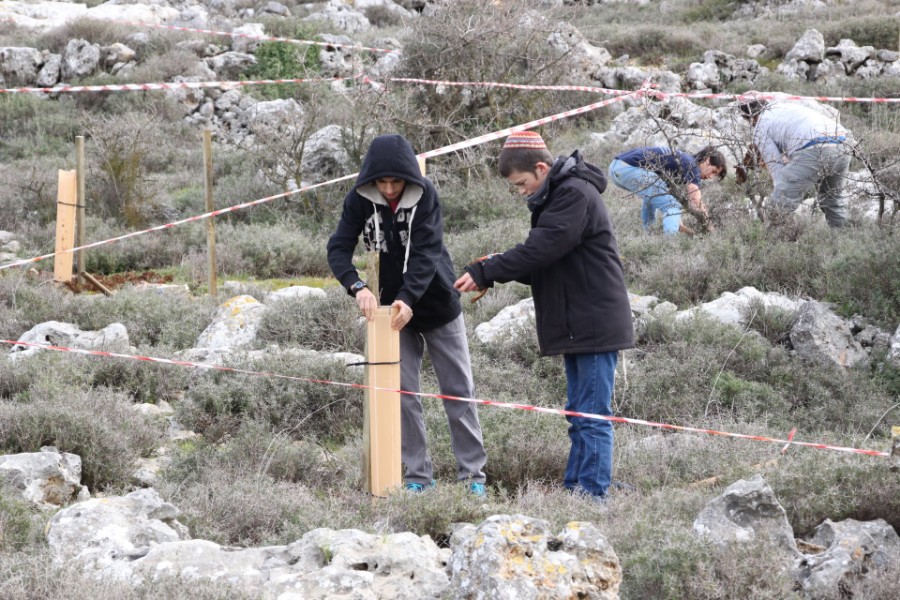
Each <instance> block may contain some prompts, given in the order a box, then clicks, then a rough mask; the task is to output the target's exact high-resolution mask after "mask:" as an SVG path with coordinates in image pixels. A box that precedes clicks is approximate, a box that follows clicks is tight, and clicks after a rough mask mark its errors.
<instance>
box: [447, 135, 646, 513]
mask: <svg viewBox="0 0 900 600" xmlns="http://www.w3.org/2000/svg"><path fill="white" fill-rule="evenodd" d="M499 162H500V174H501V175H503V176H504V177H506V179H507V180H509V182H510V183H511V184H512V185H513V186H515V188H516V190H517V191H518V193H519V194H521V195H523V196H526V197H527V201H528V208H529V210H530V211H531V232H530V233H529V234H528V237H527V238H526V239H525V241H524V242H522V243H521V244H518V245H517V246H515V247H513V248H510V249H509V250H507V251H506V252H503V253H502V254H497V255H493V256H491V257H490V258H488V259H487V260H485V261H482V262H476V263H473V264H471V265H469V266H467V267H466V273H465V274H464V275H463V276H462V277H460V278H459V279H458V280H457V281H456V283H455V284H454V285H455V287H456V289H458V290H460V291H462V292H470V291H475V290H478V289H485V288H488V287H491V286H492V285H493V284H494V282H498V283H505V282H507V281H512V280H516V281H520V282H522V283H526V284H530V285H531V289H532V295H533V297H534V308H535V317H536V324H537V334H538V343H539V344H540V348H541V352H542V353H543V354H545V355H553V354H562V355H563V359H564V361H565V367H566V380H567V397H568V402H567V404H566V410H570V411H575V412H583V413H594V414H600V415H607V416H609V415H611V414H612V410H611V407H610V402H611V398H612V389H613V383H614V378H615V371H616V362H617V359H618V351H619V350H623V349H625V348H631V347H633V346H634V332H633V328H632V321H631V306H630V304H629V301H628V292H627V291H626V289H625V278H624V275H623V272H622V264H621V262H619V251H618V248H617V246H616V238H615V236H614V235H613V230H612V223H611V221H610V219H609V215H608V214H607V212H606V206H604V204H603V200H602V198H601V196H600V194H601V193H602V192H603V191H604V190H605V189H606V177H605V176H604V175H603V172H602V171H601V170H599V169H598V168H597V167H595V166H593V165H591V164H588V163H586V162H584V161H583V160H582V158H581V154H580V153H579V152H578V151H575V152H574V153H573V154H572V155H571V156H568V157H566V156H560V157H558V158H557V159H556V160H554V159H553V155H551V154H550V152H549V151H548V150H547V146H546V144H545V143H544V140H543V139H542V138H541V136H540V135H538V134H537V133H534V132H531V131H524V132H521V133H515V134H513V135H511V136H509V137H508V138H507V140H506V143H505V144H504V146H503V150H502V151H501V153H500V160H499ZM567 419H568V421H569V438H570V439H571V441H572V447H571V450H570V452H569V460H568V464H567V466H566V472H565V477H564V479H563V485H564V486H565V487H566V488H567V489H569V490H572V491H575V492H579V493H584V494H588V495H590V496H594V497H599V498H602V497H604V496H605V495H606V493H607V490H608V488H609V485H610V481H611V475H612V451H613V430H612V423H611V422H609V421H605V420H600V419H590V418H583V417H567Z"/></svg>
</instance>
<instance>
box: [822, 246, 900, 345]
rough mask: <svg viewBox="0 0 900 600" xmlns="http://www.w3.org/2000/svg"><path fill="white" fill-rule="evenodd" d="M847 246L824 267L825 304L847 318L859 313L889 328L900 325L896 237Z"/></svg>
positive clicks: (899, 279)
mask: <svg viewBox="0 0 900 600" xmlns="http://www.w3.org/2000/svg"><path fill="white" fill-rule="evenodd" d="M873 237H875V239H872V240H870V241H869V243H865V244H863V243H860V242H856V243H848V244H846V245H844V246H843V247H842V248H841V251H840V252H839V253H838V254H837V255H836V256H834V257H833V258H832V259H831V260H830V261H829V262H828V263H826V265H825V277H824V280H825V281H824V286H823V287H824V289H823V290H822V292H823V293H824V296H822V297H823V298H824V299H825V300H828V301H831V302H834V303H836V304H838V306H839V307H840V312H841V314H842V315H844V316H848V317H849V316H851V315H853V314H856V313H860V314H864V315H865V316H867V317H869V318H870V319H872V320H874V321H877V322H878V323H881V324H883V325H886V326H888V327H891V326H893V325H894V324H895V323H898V322H900V303H898V302H897V299H898V298H900V255H898V251H900V244H898V243H897V240H896V237H897V236H894V235H890V234H888V235H884V236H882V235H875V236H873Z"/></svg>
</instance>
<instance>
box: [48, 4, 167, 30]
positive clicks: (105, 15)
mask: <svg viewBox="0 0 900 600" xmlns="http://www.w3.org/2000/svg"><path fill="white" fill-rule="evenodd" d="M53 4H60V3H59V2H54V3H53ZM85 14H86V16H87V17H88V18H91V19H100V20H110V21H128V22H132V23H135V22H137V23H149V24H151V25H159V24H161V23H171V22H176V21H178V20H179V17H180V15H181V13H180V11H179V10H178V9H177V8H172V7H171V6H167V3H166V2H160V3H156V2H152V3H151V2H135V3H127V4H126V3H124V2H104V3H103V4H100V5H98V6H94V7H93V8H89V9H88V10H87V12H86V13H85Z"/></svg>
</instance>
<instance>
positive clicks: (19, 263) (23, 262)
mask: <svg viewBox="0 0 900 600" xmlns="http://www.w3.org/2000/svg"><path fill="white" fill-rule="evenodd" d="M356 175H357V174H356V173H353V174H351V175H344V176H343V177H338V178H337V179H332V180H330V181H323V182H322V183H315V184H312V185H307V186H304V187H302V188H300V189H298V190H293V191H290V192H284V193H281V194H275V195H274V196H268V197H266V198H260V199H259V200H252V201H250V202H244V203H243V204H235V205H234V206H229V207H226V208H221V209H219V210H214V211H212V212H208V213H203V214H202V215H194V216H193V217H188V218H187V219H181V220H180V221H173V222H171V223H166V224H165V225H157V226H156V227H151V228H149V229H143V230H141V231H132V232H130V233H126V234H125V235H120V236H118V237H114V238H109V239H106V240H101V241H99V242H93V243H91V244H85V245H83V246H78V247H75V248H72V249H71V250H63V251H62V252H51V253H49V254H42V255H41V256H34V257H32V258H26V259H23V260H17V261H15V262H11V263H9V264H6V265H0V271H2V270H4V269H11V268H13V267H21V266H23V265H29V264H31V263H36V262H39V261H42V260H45V259H47V258H52V257H54V256H56V255H57V254H69V253H71V252H78V251H79V250H87V249H88V248H96V247H97V246H103V245H104V244H111V243H113V242H119V241H121V240H125V239H128V238H132V237H136V236H139V235H144V234H145V233H151V232H153V231H162V230H164V229H170V228H172V227H175V226H176V225H184V224H185V223H193V222H194V221H200V220H203V219H209V218H210V217H215V216H218V215H223V214H225V213H230V212H234V211H236V210H239V209H242V208H247V207H250V206H257V205H259V204H263V203H265V202H271V201H272V200H277V199H278V198H284V197H286V196H291V195H293V194H299V193H301V192H306V191H309V190H312V189H315V188H319V187H323V186H326V185H331V184H333V183H338V182H340V181H346V180H348V179H353V178H355V177H356Z"/></svg>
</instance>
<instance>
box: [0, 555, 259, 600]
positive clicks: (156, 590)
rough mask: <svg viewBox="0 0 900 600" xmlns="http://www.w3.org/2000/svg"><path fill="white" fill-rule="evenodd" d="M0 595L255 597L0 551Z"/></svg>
mask: <svg viewBox="0 0 900 600" xmlns="http://www.w3.org/2000/svg"><path fill="white" fill-rule="evenodd" d="M0 597H2V598H3V599H4V600H33V599H34V598H66V599H67V600H94V599H95V598H116V599H117V600H143V599H145V598H154V599H155V600H182V599H183V598H188V597H189V598H192V599H193V600H259V596H258V595H256V594H251V593H248V592H245V591H243V590H241V589H240V588H237V587H235V586H232V585H230V584H228V583H226V582H221V581H215V582H214V581H207V580H203V579H193V578H192V579H187V578H185V579H176V578H165V577H161V578H154V579H153V581H148V582H144V583H141V584H137V585H136V584H135V583H134V582H130V581H129V582H122V581H115V580H113V579H112V578H102V579H101V578H98V577H95V576H94V575H91V574H87V573H85V571H84V570H83V569H82V568H81V567H79V566H76V565H72V564H67V565H61V564H59V563H58V562H57V561H55V560H53V556H52V555H51V553H50V552H32V553H24V552H6V553H0Z"/></svg>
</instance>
